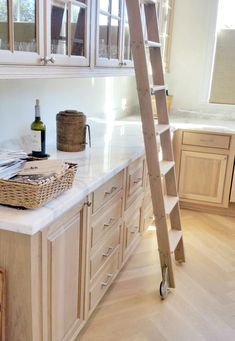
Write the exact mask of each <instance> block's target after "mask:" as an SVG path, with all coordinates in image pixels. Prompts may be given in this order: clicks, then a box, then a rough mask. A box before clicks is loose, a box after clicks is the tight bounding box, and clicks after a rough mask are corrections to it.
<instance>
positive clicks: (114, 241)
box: [90, 225, 120, 278]
mask: <svg viewBox="0 0 235 341" xmlns="http://www.w3.org/2000/svg"><path fill="white" fill-rule="evenodd" d="M119 243H120V225H117V227H116V228H115V229H114V231H112V230H111V234H109V236H108V238H106V240H105V242H104V243H103V245H102V246H101V247H100V248H99V249H98V251H96V253H95V254H94V255H93V256H92V257H91V261H90V266H91V267H90V277H91V278H92V277H93V276H94V275H95V273H96V272H97V271H98V270H99V269H100V268H101V266H102V265H103V264H104V263H105V262H106V261H107V260H108V259H110V258H111V257H112V255H113V253H114V252H115V249H116V248H117V246H118V245H119Z"/></svg>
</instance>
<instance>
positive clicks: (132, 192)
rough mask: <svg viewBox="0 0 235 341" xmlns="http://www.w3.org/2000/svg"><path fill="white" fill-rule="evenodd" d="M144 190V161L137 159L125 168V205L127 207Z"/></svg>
mask: <svg viewBox="0 0 235 341" xmlns="http://www.w3.org/2000/svg"><path fill="white" fill-rule="evenodd" d="M143 189H144V159H143V158H139V159H137V160H136V161H134V162H132V163H131V165H130V166H128V168H127V183H126V203H125V208H127V207H129V206H130V205H131V204H132V203H133V202H134V201H135V199H136V198H137V197H138V196H139V195H140V194H141V193H143Z"/></svg>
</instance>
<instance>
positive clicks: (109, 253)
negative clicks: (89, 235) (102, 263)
mask: <svg viewBox="0 0 235 341" xmlns="http://www.w3.org/2000/svg"><path fill="white" fill-rule="evenodd" d="M113 249H114V247H113V246H110V247H109V248H108V251H107V252H106V253H103V257H109V256H110V255H111V253H112V251H113Z"/></svg>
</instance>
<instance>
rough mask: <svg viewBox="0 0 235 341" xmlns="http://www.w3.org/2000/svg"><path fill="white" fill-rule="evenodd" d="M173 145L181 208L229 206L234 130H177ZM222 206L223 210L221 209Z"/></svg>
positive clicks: (234, 145)
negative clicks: (231, 131)
mask: <svg viewBox="0 0 235 341" xmlns="http://www.w3.org/2000/svg"><path fill="white" fill-rule="evenodd" d="M173 147H174V154H175V162H176V173H177V178H178V191H179V197H180V202H181V206H182V207H189V208H196V209H200V210H203V207H204V209H205V207H207V206H208V207H214V208H217V210H216V209H214V210H213V212H218V213H219V212H221V213H223V210H222V208H223V209H225V208H228V206H229V197H230V190H231V182H232V175H233V165H234V151H235V138H234V135H233V134H231V133H224V132H217V131H202V130H198V131H197V130H190V129H187V130H186V129H185V130H177V131H176V132H175V133H174V138H173ZM219 208H221V210H219Z"/></svg>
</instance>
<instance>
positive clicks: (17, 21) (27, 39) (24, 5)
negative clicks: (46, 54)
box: [0, 0, 43, 64]
mask: <svg viewBox="0 0 235 341" xmlns="http://www.w3.org/2000/svg"><path fill="white" fill-rule="evenodd" d="M41 14H42V3H41V2H40V3H39V0H0V61H1V63H7V64H9V63H16V64H25V63H27V64H40V56H41V55H42V54H43V42H42V36H41V33H40V31H42V30H41V27H42V16H41Z"/></svg>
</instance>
